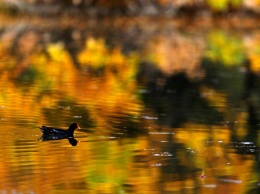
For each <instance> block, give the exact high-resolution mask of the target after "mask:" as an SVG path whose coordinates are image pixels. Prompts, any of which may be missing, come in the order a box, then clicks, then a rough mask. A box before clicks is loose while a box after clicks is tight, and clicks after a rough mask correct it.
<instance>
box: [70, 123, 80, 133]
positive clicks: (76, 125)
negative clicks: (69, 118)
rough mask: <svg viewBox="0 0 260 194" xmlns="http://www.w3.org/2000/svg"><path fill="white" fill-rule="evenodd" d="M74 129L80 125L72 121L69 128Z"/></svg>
mask: <svg viewBox="0 0 260 194" xmlns="http://www.w3.org/2000/svg"><path fill="white" fill-rule="evenodd" d="M75 129H80V127H79V125H78V124H77V123H72V124H71V125H70V127H69V130H70V131H74V130H75Z"/></svg>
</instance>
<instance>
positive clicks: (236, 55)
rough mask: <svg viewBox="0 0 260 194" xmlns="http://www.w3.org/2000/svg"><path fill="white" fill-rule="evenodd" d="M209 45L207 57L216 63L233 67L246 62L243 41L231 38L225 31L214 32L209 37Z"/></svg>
mask: <svg viewBox="0 0 260 194" xmlns="http://www.w3.org/2000/svg"><path fill="white" fill-rule="evenodd" d="M207 43H208V49H207V50H206V52H205V55H206V57H207V58H209V59H210V60H212V61H214V62H220V63H223V64H224V65H226V66H232V65H239V64H241V63H242V62H243V61H244V58H245V53H244V49H243V44H242V40H240V39H239V38H237V37H234V36H232V37H230V35H229V34H227V33H225V32H223V31H212V32H210V33H209V34H208V36H207Z"/></svg>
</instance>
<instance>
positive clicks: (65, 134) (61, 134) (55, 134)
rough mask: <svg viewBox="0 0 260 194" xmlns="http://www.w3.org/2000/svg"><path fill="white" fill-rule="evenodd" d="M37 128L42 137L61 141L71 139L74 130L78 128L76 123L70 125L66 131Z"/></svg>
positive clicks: (52, 128)
mask: <svg viewBox="0 0 260 194" xmlns="http://www.w3.org/2000/svg"><path fill="white" fill-rule="evenodd" d="M39 128H40V130H41V131H42V133H43V136H44V137H50V138H51V139H63V138H73V137H74V131H75V129H77V128H80V127H79V126H78V124H77V123H72V124H71V125H70V127H69V128H68V129H67V130H64V129H59V128H55V127H46V126H42V127H39Z"/></svg>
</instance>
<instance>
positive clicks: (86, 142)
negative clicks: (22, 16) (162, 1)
mask: <svg viewBox="0 0 260 194" xmlns="http://www.w3.org/2000/svg"><path fill="white" fill-rule="evenodd" d="M126 22H127V24H128V25H126ZM80 24H81V23H80ZM97 24H98V22H97V21H91V22H89V23H88V22H86V23H83V24H82V25H79V26H75V25H71V24H59V21H55V20H52V21H48V20H47V23H46V21H40V22H37V21H36V22H35V23H32V24H31V23H29V22H26V20H25V21H24V22H16V21H12V22H10V23H9V24H8V25H2V26H1V29H2V30H1V34H0V38H1V43H0V56H1V58H0V70H1V78H0V79H1V80H0V90H1V96H0V119H1V121H0V122H1V126H2V129H1V130H0V135H1V137H2V141H0V146H1V148H2V152H1V153H0V178H1V182H0V193H149V194H150V193H205V194H206V193H207V194H208V193H223V191H225V193H229V194H230V193H236V194H237V193H257V191H258V189H259V184H260V183H259V174H260V173H259V165H260V158H259V157H260V156H259V138H260V137H259V119H260V118H259V111H258V108H259V92H258V91H259V90H258V89H259V88H258V84H257V83H258V82H259V76H258V73H259V70H260V69H259V66H258V63H257V60H258V58H259V57H260V56H259V54H258V53H257V52H254V51H256V50H257V49H258V47H257V44H256V43H257V40H258V39H257V37H258V36H257V33H258V31H254V30H252V32H249V33H250V34H253V35H252V36H250V38H249V39H248V36H246V35H244V34H243V33H241V34H240V33H237V32H232V31H231V32H230V31H228V30H225V29H217V30H216V29H209V30H207V31H204V30H200V29H199V28H196V29H197V30H195V29H194V30H193V31H191V32H190V31H188V30H187V31H185V29H184V31H183V29H181V30H178V29H175V28H173V27H172V23H171V21H169V22H168V23H167V22H166V23H163V24H161V23H157V24H156V23H154V22H149V21H143V23H140V24H135V23H133V22H132V21H121V20H118V21H116V22H115V21H114V23H113V25H110V24H111V22H109V21H106V22H104V23H102V25H97ZM99 24H100V23H99ZM59 25H60V26H59ZM137 36H138V38H135V37H137ZM227 42H231V43H232V44H231V43H230V44H226V43H227ZM244 47H248V48H250V50H243V49H241V48H244ZM72 122H77V123H78V124H79V125H80V127H81V129H80V130H77V131H76V132H75V139H77V141H78V142H79V143H78V145H77V146H71V144H70V143H69V142H68V140H67V139H62V140H53V141H41V131H40V130H39V129H38V126H41V125H50V126H57V127H63V128H67V127H68V126H69V125H70V123H72Z"/></svg>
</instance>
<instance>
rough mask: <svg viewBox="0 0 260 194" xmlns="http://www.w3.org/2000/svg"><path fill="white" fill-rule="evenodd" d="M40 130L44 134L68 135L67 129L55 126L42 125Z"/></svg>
mask: <svg viewBox="0 0 260 194" xmlns="http://www.w3.org/2000/svg"><path fill="white" fill-rule="evenodd" d="M40 130H41V131H42V133H43V134H44V135H53V136H67V131H66V130H63V129H57V128H54V127H46V126H42V127H40Z"/></svg>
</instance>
